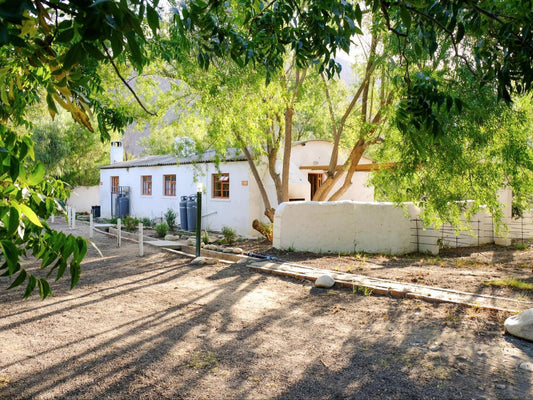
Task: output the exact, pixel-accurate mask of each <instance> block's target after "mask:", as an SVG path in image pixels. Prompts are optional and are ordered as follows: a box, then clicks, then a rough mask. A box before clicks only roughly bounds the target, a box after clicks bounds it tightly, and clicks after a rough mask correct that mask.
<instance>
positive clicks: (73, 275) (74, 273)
mask: <svg viewBox="0 0 533 400" xmlns="http://www.w3.org/2000/svg"><path fill="white" fill-rule="evenodd" d="M80 276H81V267H80V265H79V264H75V263H73V262H72V263H70V289H71V290H72V289H74V286H76V284H77V283H78V281H79V280H80Z"/></svg>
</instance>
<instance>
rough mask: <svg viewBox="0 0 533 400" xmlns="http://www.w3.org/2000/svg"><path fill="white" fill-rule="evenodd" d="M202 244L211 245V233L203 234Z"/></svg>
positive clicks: (204, 232) (205, 232)
mask: <svg viewBox="0 0 533 400" xmlns="http://www.w3.org/2000/svg"><path fill="white" fill-rule="evenodd" d="M202 242H204V243H205V244H209V233H207V231H203V232H202Z"/></svg>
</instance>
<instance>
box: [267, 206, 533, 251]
mask: <svg viewBox="0 0 533 400" xmlns="http://www.w3.org/2000/svg"><path fill="white" fill-rule="evenodd" d="M419 214H420V209H418V208H417V207H415V206H414V205H413V204H411V203H406V204H405V208H399V207H397V206H396V205H394V204H393V203H364V202H355V201H339V202H311V201H309V202H289V203H283V204H281V205H280V206H279V207H278V208H277V210H276V214H275V217H274V218H275V219H274V237H273V246H274V247H275V248H278V249H293V250H298V251H313V252H322V253H327V252H333V253H338V252H341V253H353V252H368V253H382V254H406V253H410V252H416V251H419V252H422V253H431V254H438V252H439V249H440V248H441V247H466V246H478V245H483V244H487V243H493V242H495V241H497V240H498V239H499V238H498V236H497V235H496V234H495V233H494V225H493V222H492V217H491V216H490V215H489V214H488V213H487V212H485V211H484V210H483V211H481V212H479V213H478V214H476V215H475V216H474V218H473V219H472V221H473V222H472V230H471V231H470V232H459V233H457V232H456V231H455V229H454V228H452V227H450V226H449V225H448V226H446V225H445V226H443V227H441V228H440V229H433V228H430V227H426V226H424V225H423V224H422V222H421V220H420V219H419V218H418V217H419ZM508 220H509V221H507V219H505V220H504V223H506V224H508V226H509V231H508V233H507V235H508V238H509V239H521V238H522V239H526V238H527V236H529V238H533V220H532V216H531V213H528V214H526V215H525V217H524V218H523V219H510V218H509V219H508Z"/></svg>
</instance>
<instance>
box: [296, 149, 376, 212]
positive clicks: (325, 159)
mask: <svg viewBox="0 0 533 400" xmlns="http://www.w3.org/2000/svg"><path fill="white" fill-rule="evenodd" d="M332 150H333V144H332V143H331V142H329V141H326V140H310V141H306V142H301V143H295V144H294V145H293V147H292V153H291V164H293V166H291V170H292V168H294V169H296V171H298V172H299V174H301V175H302V177H303V180H304V181H305V183H306V184H307V189H306V191H305V197H304V196H301V195H300V196H291V197H295V198H304V199H305V200H311V199H310V194H311V185H310V184H309V182H308V180H307V174H309V173H319V172H322V171H319V170H316V169H301V168H300V167H306V166H327V165H329V159H330V157H331V152H332ZM347 156H348V153H347V152H346V151H341V152H340V154H339V160H338V164H339V165H341V164H343V163H344V161H345V160H346V159H347ZM371 163H372V160H370V159H369V158H366V157H361V160H360V162H359V164H371ZM324 173H325V171H324ZM345 175H346V174H343V175H342V176H341V177H340V179H339V180H338V181H337V183H336V184H335V185H334V186H333V188H332V190H331V192H330V193H331V194H333V193H335V192H336V191H337V190H338V189H339V188H340V187H341V186H342V184H343V183H344V177H345ZM368 178H369V173H368V172H359V171H357V172H355V174H354V176H353V177H352V185H351V186H350V187H349V188H348V190H347V191H346V193H344V194H343V195H342V196H341V198H340V199H341V200H355V201H364V202H371V201H374V188H373V187H372V186H366V185H367V182H368ZM300 193H301V192H300Z"/></svg>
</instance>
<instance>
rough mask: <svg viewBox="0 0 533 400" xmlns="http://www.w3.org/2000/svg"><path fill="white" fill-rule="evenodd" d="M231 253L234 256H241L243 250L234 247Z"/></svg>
mask: <svg viewBox="0 0 533 400" xmlns="http://www.w3.org/2000/svg"><path fill="white" fill-rule="evenodd" d="M233 253H234V254H242V253H243V250H242V249H241V248H240V247H234V248H233Z"/></svg>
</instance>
